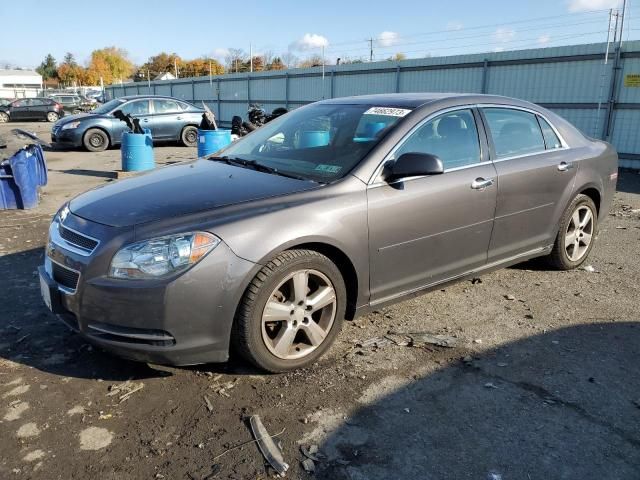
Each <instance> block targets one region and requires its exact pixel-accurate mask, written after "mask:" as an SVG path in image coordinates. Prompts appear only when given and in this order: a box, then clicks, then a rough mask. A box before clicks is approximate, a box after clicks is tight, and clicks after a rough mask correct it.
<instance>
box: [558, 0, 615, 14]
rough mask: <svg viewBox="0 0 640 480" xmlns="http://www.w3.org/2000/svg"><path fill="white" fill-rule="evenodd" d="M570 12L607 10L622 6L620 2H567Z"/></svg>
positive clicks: (594, 0)
mask: <svg viewBox="0 0 640 480" xmlns="http://www.w3.org/2000/svg"><path fill="white" fill-rule="evenodd" d="M568 4H569V11H570V12H586V11H589V10H607V9H609V8H619V7H621V6H622V1H621V0H569V2H568Z"/></svg>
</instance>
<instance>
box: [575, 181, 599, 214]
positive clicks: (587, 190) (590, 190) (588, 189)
mask: <svg viewBox="0 0 640 480" xmlns="http://www.w3.org/2000/svg"><path fill="white" fill-rule="evenodd" d="M576 195H586V196H587V197H589V198H590V199H591V200H593V203H595V205H596V213H597V214H598V217H600V206H601V204H602V193H601V192H600V190H599V189H598V188H597V187H596V186H595V185H587V186H584V187H583V188H580V189H578V190H577V193H576ZM574 198H575V197H574Z"/></svg>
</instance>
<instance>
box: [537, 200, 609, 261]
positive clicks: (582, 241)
mask: <svg viewBox="0 0 640 480" xmlns="http://www.w3.org/2000/svg"><path fill="white" fill-rule="evenodd" d="M597 223H598V209H597V208H596V205H595V203H593V200H592V199H591V198H590V197H588V196H587V195H582V194H580V195H578V196H577V197H576V198H574V199H573V201H572V202H571V204H570V205H569V206H568V207H567V209H566V211H565V212H564V215H563V216H562V220H561V221H560V228H559V230H558V236H557V237H556V241H555V244H554V246H553V250H552V251H551V254H550V255H549V262H550V263H551V265H552V266H554V267H555V268H557V269H559V270H571V269H573V268H577V267H579V266H580V265H582V264H583V263H584V261H585V260H586V259H587V257H588V256H589V252H590V251H591V249H592V248H593V244H594V242H595V237H596V227H597Z"/></svg>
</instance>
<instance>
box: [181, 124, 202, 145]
mask: <svg viewBox="0 0 640 480" xmlns="http://www.w3.org/2000/svg"><path fill="white" fill-rule="evenodd" d="M180 140H182V144H183V145H184V146H185V147H195V146H197V145H198V129H197V128H196V127H194V126H191V125H190V126H188V127H184V128H183V129H182V134H181V135H180Z"/></svg>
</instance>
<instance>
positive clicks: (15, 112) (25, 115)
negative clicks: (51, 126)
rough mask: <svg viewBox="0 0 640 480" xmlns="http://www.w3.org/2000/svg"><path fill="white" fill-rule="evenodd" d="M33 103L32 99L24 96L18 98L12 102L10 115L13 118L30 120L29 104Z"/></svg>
mask: <svg viewBox="0 0 640 480" xmlns="http://www.w3.org/2000/svg"><path fill="white" fill-rule="evenodd" d="M30 104H31V99H29V98H23V99H21V100H16V101H15V102H13V103H12V104H11V110H10V111H9V115H11V119H12V120H28V119H29V108H30V107H29V106H30Z"/></svg>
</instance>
